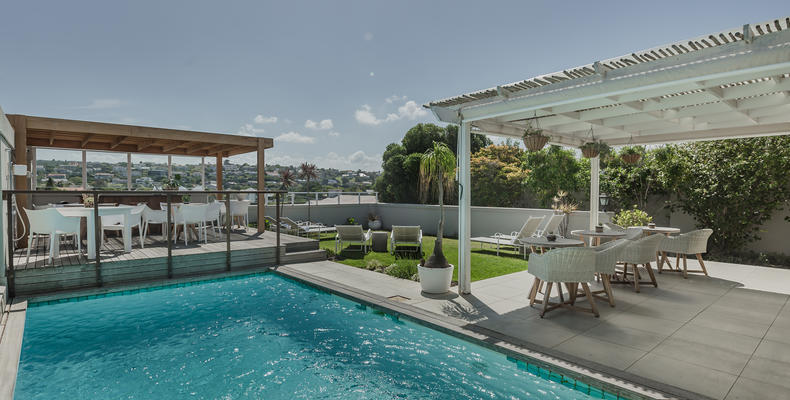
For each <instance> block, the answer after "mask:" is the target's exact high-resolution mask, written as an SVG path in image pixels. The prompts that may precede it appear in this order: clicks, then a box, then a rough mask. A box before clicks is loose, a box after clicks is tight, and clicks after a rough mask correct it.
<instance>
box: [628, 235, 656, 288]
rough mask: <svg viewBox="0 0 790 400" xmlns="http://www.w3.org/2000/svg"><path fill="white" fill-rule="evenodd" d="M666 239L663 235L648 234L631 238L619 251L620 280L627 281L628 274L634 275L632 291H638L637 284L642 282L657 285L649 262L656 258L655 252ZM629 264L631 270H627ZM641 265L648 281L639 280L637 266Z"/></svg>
mask: <svg viewBox="0 0 790 400" xmlns="http://www.w3.org/2000/svg"><path fill="white" fill-rule="evenodd" d="M665 239H666V236H664V235H650V236H646V237H643V238H642V239H638V240H632V241H629V243H628V244H627V245H626V246H624V247H623V250H622V252H621V253H620V262H622V263H623V270H622V275H623V276H622V280H621V281H620V282H627V280H628V275H633V276H634V281H633V284H634V291H636V292H637V293H638V292H639V285H640V284H644V283H652V284H653V286H654V287H658V282H656V276H655V274H653V267H652V266H651V265H650V263H651V262H652V261H653V260H655V259H656V252H657V251H658V248H659V246H660V245H661V243H662V242H663V241H664V240H665ZM629 265H631V266H632V267H633V268H632V269H633V272H628V266H629ZM640 265H642V266H644V267H645V270H647V274H648V275H649V276H650V281H645V282H643V281H640V278H639V266H640Z"/></svg>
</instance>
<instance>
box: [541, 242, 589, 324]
mask: <svg viewBox="0 0 790 400" xmlns="http://www.w3.org/2000/svg"><path fill="white" fill-rule="evenodd" d="M595 257H596V251H595V250H594V249H592V248H588V247H570V248H565V249H555V250H551V251H549V252H547V253H544V254H537V253H532V254H530V255H529V272H530V273H531V274H532V275H534V276H535V280H534V282H533V283H532V289H531V290H530V293H529V305H530V306H532V305H533V304H535V303H536V302H537V303H540V304H543V310H542V311H541V313H540V317H541V318H543V316H544V315H545V314H546V312H547V311H551V310H554V309H556V308H559V307H564V308H569V309H573V310H579V311H585V312H590V313H592V314H594V315H595V316H596V317H597V316H598V309H597V308H596V307H595V301H593V300H590V308H589V309H588V308H581V307H578V306H576V305H575V303H576V291H577V287H578V285H579V284H581V287H582V289H583V290H584V294H585V295H586V296H587V298H588V299H592V293H591V292H590V287H589V286H588V285H587V282H590V281H592V280H593V279H594V278H595ZM542 282H546V291H545V292H544V293H543V300H536V297H537V294H538V292H539V286H541V283H542ZM554 283H557V291H558V292H559V296H560V302H559V303H552V302H550V301H549V299H550V298H551V289H552V286H553V285H554ZM563 283H564V284H565V285H566V286H567V288H568V293H569V297H570V299H569V300H568V301H566V300H565V298H564V297H563V293H562V284H563Z"/></svg>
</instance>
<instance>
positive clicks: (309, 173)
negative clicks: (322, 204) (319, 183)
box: [299, 162, 318, 223]
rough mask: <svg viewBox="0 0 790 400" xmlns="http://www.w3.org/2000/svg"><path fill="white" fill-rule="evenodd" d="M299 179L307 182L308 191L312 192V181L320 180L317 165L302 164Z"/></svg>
mask: <svg viewBox="0 0 790 400" xmlns="http://www.w3.org/2000/svg"><path fill="white" fill-rule="evenodd" d="M299 177H300V178H302V179H304V180H306V181H307V191H310V179H318V175H317V174H316V173H315V164H310V163H306V162H305V163H302V165H300V166H299ZM307 222H308V223H310V199H309V198H308V199H307Z"/></svg>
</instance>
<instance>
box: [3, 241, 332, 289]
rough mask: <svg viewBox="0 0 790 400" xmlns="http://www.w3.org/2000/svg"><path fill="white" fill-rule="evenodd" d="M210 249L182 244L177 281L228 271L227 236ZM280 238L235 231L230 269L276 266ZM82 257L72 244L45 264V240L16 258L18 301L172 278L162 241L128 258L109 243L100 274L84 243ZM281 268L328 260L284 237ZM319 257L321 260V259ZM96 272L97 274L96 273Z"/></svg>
mask: <svg viewBox="0 0 790 400" xmlns="http://www.w3.org/2000/svg"><path fill="white" fill-rule="evenodd" d="M208 239H209V240H208V243H207V244H206V243H203V242H199V243H198V242H197V241H190V242H189V245H188V246H185V245H184V241H183V238H182V240H181V241H180V242H178V243H176V244H175V245H174V246H173V259H172V275H173V277H183V276H192V275H199V274H212V273H218V272H223V271H227V270H228V262H227V252H226V248H227V247H226V246H227V245H226V242H225V235H224V233H223V235H220V237H214V236H212V235H211V233H209V236H208ZM276 240H277V239H276V234H275V233H274V232H265V233H262V234H259V233H257V232H256V231H255V230H253V229H249V230H247V231H246V232H245V231H244V230H235V231H233V232H232V233H231V258H230V261H231V262H230V269H231V270H239V269H243V268H252V267H260V266H271V265H275V264H276V262H277V253H276V252H277V251H278V250H277V246H276V243H277V242H276ZM82 245H83V246H82V253H79V252H78V251H77V247H76V244H74V243H72V242H71V240H65V239H64V240H63V241H62V242H61V244H60V254H59V257H57V258H55V259H53V262H52V263H51V264H49V263H47V261H48V260H47V259H48V256H49V249H48V248H47V246H48V240H46V239H42V240H41V241H40V244H39V245H38V246H35V247H34V248H32V249H31V253H30V261H29V262H26V258H27V249H17V250H16V251H15V252H14V287H15V292H16V294H17V295H30V294H38V293H48V292H54V291H59V290H70V289H77V288H83V287H96V286H99V280H101V283H102V284H103V285H108V284H118V283H124V282H136V281H142V280H154V279H165V278H167V277H168V259H167V242H165V241H164V240H163V239H162V237H161V236H159V235H149V236H148V237H146V240H145V248H140V242H139V236H137V235H135V236H134V238H133V240H132V251H131V252H129V253H126V252H124V250H123V242H122V240H121V238H120V237H109V238H107V240H106V241H105V243H104V245H103V246H102V248H101V251H100V257H101V270H100V271H97V268H96V263H95V261H94V260H88V259H87V258H86V254H85V253H86V251H85V241H84V240H83V243H82ZM279 252H280V257H281V263H284V262H288V261H289V260H290V261H291V262H297V261H310V260H314V259H325V255H324V254H323V253H322V252H321V251H319V250H318V241H316V240H314V239H307V238H302V237H298V236H292V235H284V234H283V235H280V248H279ZM319 253H320V254H319ZM97 272H98V273H97Z"/></svg>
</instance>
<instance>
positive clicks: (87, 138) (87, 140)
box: [50, 134, 96, 149]
mask: <svg viewBox="0 0 790 400" xmlns="http://www.w3.org/2000/svg"><path fill="white" fill-rule="evenodd" d="M94 136H96V135H93V134H88V135H85V137H84V138H83V139H82V142H81V143H80V147H82V148H83V149H84V148H85V146H87V145H88V143H90V141H91V139H93V137H94ZM50 142H54V141H53V140H50Z"/></svg>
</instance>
